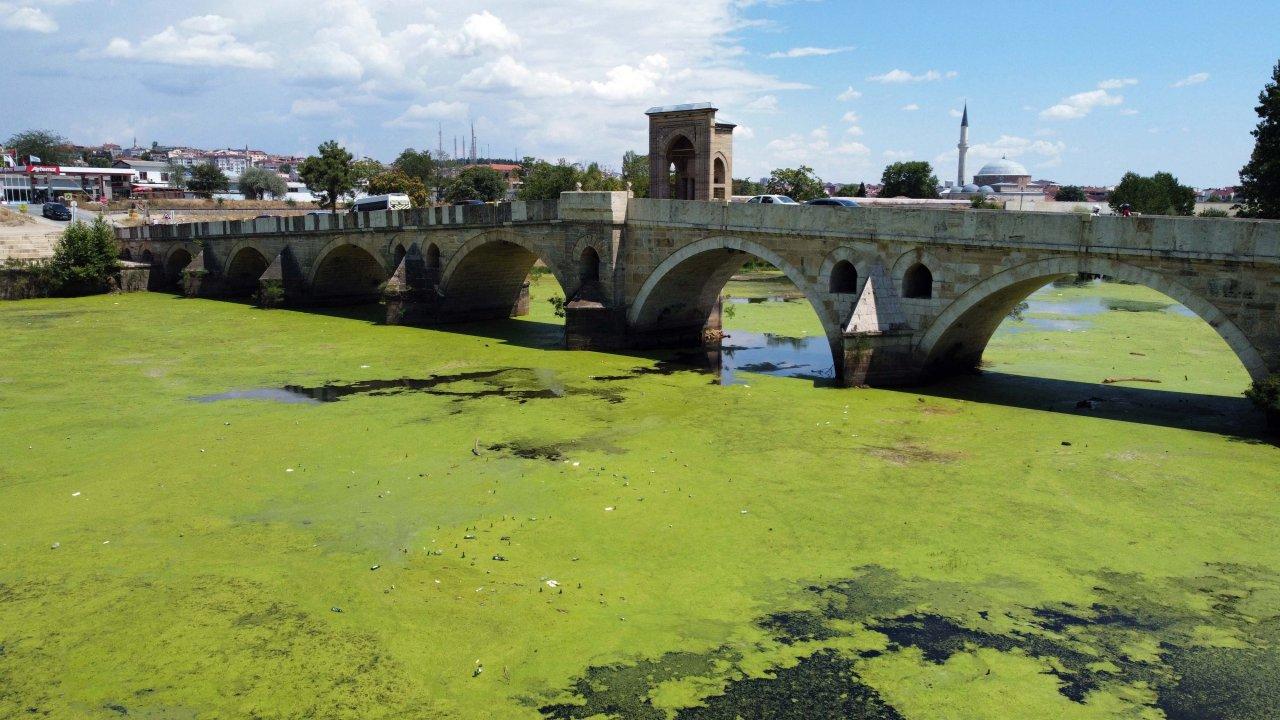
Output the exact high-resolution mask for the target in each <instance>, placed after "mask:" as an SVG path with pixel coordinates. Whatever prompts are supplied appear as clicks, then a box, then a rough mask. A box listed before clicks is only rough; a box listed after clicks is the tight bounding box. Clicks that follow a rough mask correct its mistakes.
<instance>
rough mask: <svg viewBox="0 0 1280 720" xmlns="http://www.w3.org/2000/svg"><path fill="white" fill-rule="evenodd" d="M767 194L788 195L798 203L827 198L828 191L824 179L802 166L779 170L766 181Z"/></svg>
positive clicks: (772, 173) (770, 174) (809, 168)
mask: <svg viewBox="0 0 1280 720" xmlns="http://www.w3.org/2000/svg"><path fill="white" fill-rule="evenodd" d="M764 188H765V192H766V193H769V194H770V195H786V196H787V197H789V198H791V199H792V200H795V201H797V202H804V201H805V200H812V199H813V198H816V197H822V196H825V195H826V194H827V193H826V190H825V189H824V188H823V185H822V178H819V177H818V176H817V175H815V174H814V173H813V168H811V167H809V166H808V165H801V166H800V167H798V168H777V169H775V170H774V171H773V172H771V173H769V177H767V178H765V180H764Z"/></svg>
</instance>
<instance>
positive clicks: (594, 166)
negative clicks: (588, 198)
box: [577, 163, 626, 190]
mask: <svg viewBox="0 0 1280 720" xmlns="http://www.w3.org/2000/svg"><path fill="white" fill-rule="evenodd" d="M577 182H580V183H582V189H583V190H625V189H626V185H625V184H624V183H623V181H622V178H620V177H617V176H615V175H612V174H610V173H606V172H605V171H604V170H602V169H601V168H600V164H599V163H591V164H590V165H588V166H587V169H586V170H583V171H581V172H580V173H578V179H577Z"/></svg>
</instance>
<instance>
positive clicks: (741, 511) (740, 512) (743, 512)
mask: <svg viewBox="0 0 1280 720" xmlns="http://www.w3.org/2000/svg"><path fill="white" fill-rule="evenodd" d="M738 514H739V515H746V514H747V511H746V510H739V511H738Z"/></svg>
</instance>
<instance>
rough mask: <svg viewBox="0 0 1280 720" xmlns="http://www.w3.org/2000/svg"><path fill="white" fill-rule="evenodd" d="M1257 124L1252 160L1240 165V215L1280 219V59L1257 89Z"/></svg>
mask: <svg viewBox="0 0 1280 720" xmlns="http://www.w3.org/2000/svg"><path fill="white" fill-rule="evenodd" d="M1254 110H1255V111H1256V112H1257V113H1258V118H1259V119H1258V126H1257V127H1256V128H1254V129H1253V137H1254V138H1256V141H1255V142H1254V145H1253V154H1252V155H1250V156H1249V162H1248V163H1247V164H1245V166H1244V167H1243V168H1241V169H1240V192H1239V193H1238V197H1239V199H1240V211H1239V213H1237V215H1238V216H1239V217H1251V218H1265V219H1270V220H1280V62H1277V63H1276V66H1275V68H1274V69H1273V70H1272V71H1271V82H1269V83H1267V84H1266V85H1264V86H1263V88H1262V92H1260V93H1258V107H1256V108H1254Z"/></svg>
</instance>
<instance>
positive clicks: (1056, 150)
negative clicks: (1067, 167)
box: [933, 135, 1067, 175]
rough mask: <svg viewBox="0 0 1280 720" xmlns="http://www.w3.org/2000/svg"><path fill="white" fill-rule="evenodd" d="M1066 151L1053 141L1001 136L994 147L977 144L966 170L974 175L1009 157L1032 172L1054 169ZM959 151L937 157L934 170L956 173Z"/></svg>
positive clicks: (967, 158) (943, 172) (1061, 143)
mask: <svg viewBox="0 0 1280 720" xmlns="http://www.w3.org/2000/svg"><path fill="white" fill-rule="evenodd" d="M1066 151H1067V145H1066V143H1064V142H1062V141H1061V140H1059V141H1056V142H1055V141H1050V140H1032V139H1030V138H1024V137H1018V136H1016V135H1001V136H1000V138H999V139H998V140H996V141H995V142H992V143H978V144H976V145H972V146H970V148H969V153H968V155H967V156H966V166H967V167H966V169H967V170H968V171H969V172H970V173H973V172H975V171H976V170H978V169H980V168H981V167H982V166H983V165H984V164H986V163H988V162H991V161H992V160H998V159H1000V158H1002V157H1007V158H1009V159H1011V160H1018V161H1019V162H1022V163H1024V164H1026V165H1030V166H1031V167H1032V168H1040V169H1045V168H1051V167H1056V166H1058V165H1060V164H1061V163H1062V155H1063V154H1064V153H1065V152H1066ZM958 157H959V155H958V151H956V150H951V151H949V152H946V153H943V154H941V155H938V156H937V157H935V158H934V159H933V167H934V169H935V170H940V171H941V173H942V174H943V175H948V174H949V173H951V172H954V170H955V167H956V163H957V161H958Z"/></svg>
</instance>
